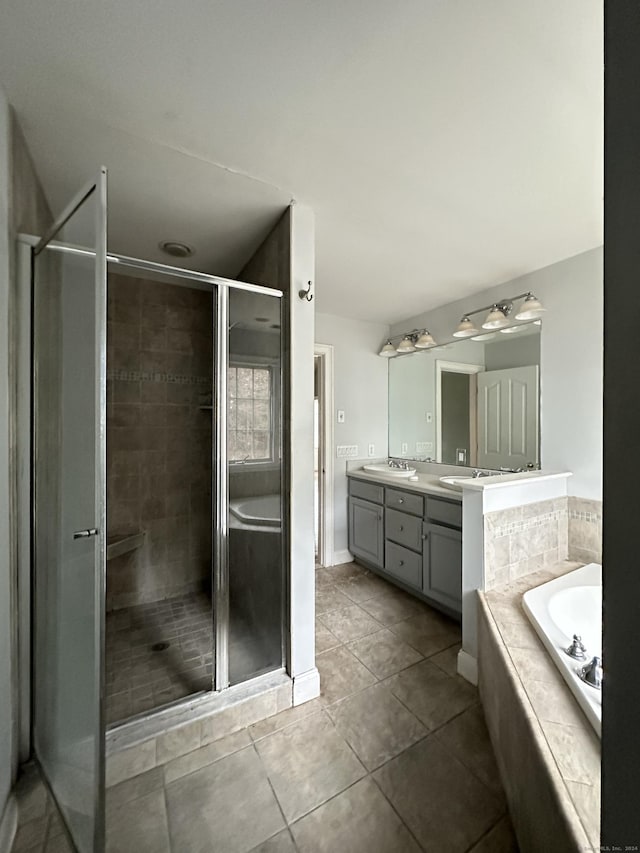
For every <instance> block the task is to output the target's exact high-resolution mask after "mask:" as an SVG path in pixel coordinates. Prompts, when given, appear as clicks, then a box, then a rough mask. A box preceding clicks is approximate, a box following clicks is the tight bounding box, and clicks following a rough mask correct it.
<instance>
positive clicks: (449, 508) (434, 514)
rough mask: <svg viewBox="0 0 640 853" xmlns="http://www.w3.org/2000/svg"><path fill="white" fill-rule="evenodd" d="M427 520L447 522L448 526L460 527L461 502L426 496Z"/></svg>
mask: <svg viewBox="0 0 640 853" xmlns="http://www.w3.org/2000/svg"><path fill="white" fill-rule="evenodd" d="M425 516H426V518H428V519H429V521H437V522H439V523H440V524H448V525H449V527H458V528H461V527H462V504H461V503H459V502H458V501H456V502H455V503H454V502H453V501H444V500H441V499H440V498H427V509H426V512H425Z"/></svg>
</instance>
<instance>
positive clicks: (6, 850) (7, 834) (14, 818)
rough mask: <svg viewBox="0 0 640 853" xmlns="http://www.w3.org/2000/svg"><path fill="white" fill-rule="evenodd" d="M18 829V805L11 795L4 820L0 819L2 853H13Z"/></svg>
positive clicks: (0, 850)
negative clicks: (12, 849)
mask: <svg viewBox="0 0 640 853" xmlns="http://www.w3.org/2000/svg"><path fill="white" fill-rule="evenodd" d="M17 828H18V803H17V800H16V798H15V797H14V796H13V794H9V799H8V800H7V804H6V805H5V807H4V812H3V813H2V818H0V853H11V848H12V847H13V840H14V838H15V837H16V830H17Z"/></svg>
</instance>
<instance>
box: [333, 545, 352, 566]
mask: <svg viewBox="0 0 640 853" xmlns="http://www.w3.org/2000/svg"><path fill="white" fill-rule="evenodd" d="M354 559H355V558H354V556H353V554H352V553H351V551H349V550H347V549H346V548H345V549H344V551H334V552H333V559H332V561H331V565H332V566H341V565H342V564H343V563H353V561H354Z"/></svg>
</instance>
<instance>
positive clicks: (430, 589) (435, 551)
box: [422, 522, 462, 612]
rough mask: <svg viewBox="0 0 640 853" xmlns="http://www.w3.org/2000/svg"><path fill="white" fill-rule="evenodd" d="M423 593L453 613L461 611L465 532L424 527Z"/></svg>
mask: <svg viewBox="0 0 640 853" xmlns="http://www.w3.org/2000/svg"><path fill="white" fill-rule="evenodd" d="M423 530H424V537H425V541H424V550H423V558H422V559H423V573H422V583H423V592H424V594H425V595H428V596H429V597H430V598H433V599H434V600H435V601H439V602H440V603H441V604H445V605H446V606H447V607H450V608H451V609H453V610H456V611H458V612H460V611H461V610H462V532H461V531H460V530H452V529H451V528H450V527H442V526H441V525H439V524H430V523H429V522H425V523H424V528H423Z"/></svg>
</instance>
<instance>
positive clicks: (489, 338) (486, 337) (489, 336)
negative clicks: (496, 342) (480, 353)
mask: <svg viewBox="0 0 640 853" xmlns="http://www.w3.org/2000/svg"><path fill="white" fill-rule="evenodd" d="M497 337H498V333H497V332H484V333H483V334H482V335H474V336H473V337H472V338H471V340H472V341H480V343H483V344H484V343H486V342H487V341H492V340H493V339H494V338H497Z"/></svg>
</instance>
